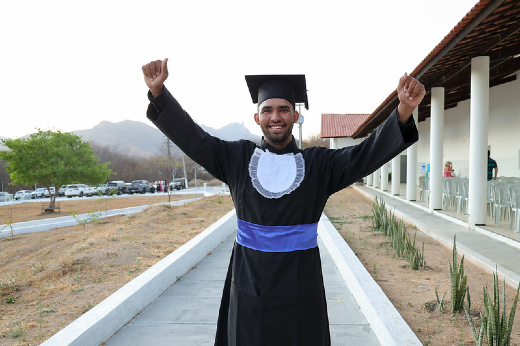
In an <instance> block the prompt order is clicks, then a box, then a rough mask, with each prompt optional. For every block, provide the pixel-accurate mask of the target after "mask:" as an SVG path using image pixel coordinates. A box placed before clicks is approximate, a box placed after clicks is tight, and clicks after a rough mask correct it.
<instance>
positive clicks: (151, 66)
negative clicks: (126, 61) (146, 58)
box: [143, 58, 168, 97]
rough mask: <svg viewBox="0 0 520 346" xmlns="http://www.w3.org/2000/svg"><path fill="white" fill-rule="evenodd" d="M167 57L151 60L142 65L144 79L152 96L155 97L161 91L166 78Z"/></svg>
mask: <svg viewBox="0 0 520 346" xmlns="http://www.w3.org/2000/svg"><path fill="white" fill-rule="evenodd" d="M167 64H168V58H166V59H164V60H162V61H161V60H155V61H151V62H149V63H148V64H146V65H143V75H144V81H145V83H146V85H147V86H148V88H149V89H150V92H151V93H152V96H153V97H157V96H159V95H160V94H161V92H162V91H163V86H164V81H165V80H166V79H167V78H168V65H167Z"/></svg>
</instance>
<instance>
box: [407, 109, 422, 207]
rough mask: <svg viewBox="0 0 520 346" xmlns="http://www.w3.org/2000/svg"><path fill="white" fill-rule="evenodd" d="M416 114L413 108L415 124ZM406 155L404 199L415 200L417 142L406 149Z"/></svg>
mask: <svg viewBox="0 0 520 346" xmlns="http://www.w3.org/2000/svg"><path fill="white" fill-rule="evenodd" d="M418 114H419V111H418V109H417V108H415V109H414V111H413V113H412V116H413V118H414V120H415V123H416V124H418V123H419V120H418V118H419V117H418ZM406 156H407V159H406V200H407V201H415V200H416V199H417V185H418V184H419V182H418V180H417V143H414V144H413V145H411V146H409V147H408V149H406Z"/></svg>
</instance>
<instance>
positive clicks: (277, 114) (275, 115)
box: [271, 110, 282, 121]
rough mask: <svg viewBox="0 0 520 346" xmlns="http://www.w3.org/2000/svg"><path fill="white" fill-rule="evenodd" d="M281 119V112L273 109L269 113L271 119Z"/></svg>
mask: <svg viewBox="0 0 520 346" xmlns="http://www.w3.org/2000/svg"><path fill="white" fill-rule="evenodd" d="M281 119H282V116H281V113H280V112H279V111H277V110H274V111H273V112H272V113H271V121H280V120H281Z"/></svg>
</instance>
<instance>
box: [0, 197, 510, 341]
mask: <svg viewBox="0 0 520 346" xmlns="http://www.w3.org/2000/svg"><path fill="white" fill-rule="evenodd" d="M172 197H173V196H172ZM175 197H176V198H177V196H175ZM191 197H193V196H182V198H191ZM155 198H156V197H133V198H115V199H110V200H108V201H103V202H98V201H96V200H95V199H88V198H83V199H77V198H74V199H71V200H70V201H69V200H67V201H64V202H62V205H61V209H62V213H61V215H64V214H66V213H67V212H69V214H71V213H72V212H71V211H70V210H76V211H77V212H78V213H81V212H87V211H89V210H92V209H93V208H94V209H95V210H105V209H116V208H121V207H125V206H133V205H139V204H150V203H152V201H153V203H161V204H159V205H156V206H153V207H151V208H149V209H147V210H146V211H144V212H142V213H140V214H133V215H129V216H118V217H114V218H110V219H107V220H102V222H100V223H93V224H88V225H86V228H85V230H83V227H82V226H75V227H69V228H64V229H59V230H53V231H47V232H41V233H36V234H27V235H21V236H20V235H16V234H15V235H14V237H8V238H4V239H0V263H1V267H0V299H1V301H0V344H2V345H38V344H40V343H41V342H43V341H44V340H46V339H47V338H49V337H50V336H51V335H53V334H55V333H56V332H57V331H59V330H60V329H62V328H63V327H65V326H66V325H68V324H69V323H71V322H72V321H73V320H74V319H76V318H77V317H79V316H80V315H82V314H83V313H85V312H87V311H88V310H89V309H91V308H92V307H94V306H95V305H96V304H98V303H99V302H101V301H102V300H103V299H105V298H106V297H108V296H109V295H110V294H112V293H113V292H115V291H116V290H117V289H119V288H120V287H122V286H123V285H124V284H126V283H127V282H129V281H130V280H132V279H133V278H135V277H136V276H137V275H139V274H141V273H142V272H144V271H145V270H146V269H147V268H149V267H150V266H152V265H153V264H155V263H156V262H157V261H159V260H160V259H162V258H164V257H165V256H166V255H168V254H169V253H171V252H172V251H173V250H175V249H176V248H178V247H179V246H181V245H182V244H184V243H185V242H186V241H188V240H189V239H191V238H193V237H194V236H195V235H197V234H198V233H200V232H201V231H202V230H204V229H205V228H206V227H208V226H209V225H210V224H212V223H213V222H215V221H217V220H218V219H219V218H220V217H222V216H223V215H224V214H226V213H227V212H228V211H229V210H231V209H232V208H233V206H232V202H231V198H230V197H228V196H226V197H222V196H213V197H209V198H205V199H202V200H199V201H197V202H193V203H190V204H188V205H185V206H181V207H174V206H169V205H167V204H166V202H167V201H168V199H167V198H168V197H167V196H164V195H163V196H161V197H158V198H159V200H154V199H155ZM69 202H70V204H69ZM40 207H41V204H40V203H23V204H20V205H18V206H16V207H15V206H12V208H10V209H9V208H6V207H0V209H1V211H0V224H3V223H5V222H6V221H5V220H9V219H12V220H13V222H20V221H23V220H29V219H38V218H42V217H52V216H53V215H44V216H41V215H40V211H41V208H40ZM325 211H326V214H327V215H328V216H329V218H330V219H331V221H333V223H334V224H335V226H336V227H337V228H338V230H339V231H340V233H341V234H342V235H343V237H344V238H345V239H346V240H347V242H348V243H349V245H350V246H351V247H352V249H353V250H354V252H355V253H356V254H357V256H358V257H359V258H360V260H361V261H362V263H363V264H364V265H365V267H366V268H367V270H368V271H369V272H370V273H371V274H372V276H373V277H374V278H375V279H376V281H377V282H378V284H379V285H380V286H381V288H382V289H383V291H384V292H385V294H386V295H387V296H388V297H389V298H390V300H391V302H392V303H393V304H394V305H395V307H396V308H397V310H398V311H399V312H400V313H401V315H402V316H403V317H404V319H405V320H406V322H407V323H408V324H409V325H410V326H411V328H412V330H413V331H414V332H415V334H416V335H417V336H418V337H419V339H420V340H421V341H422V343H423V344H424V345H474V344H475V342H474V339H473V335H472V332H471V329H470V327H469V324H468V322H467V319H466V316H465V314H464V313H455V314H451V313H450V312H449V303H450V302H449V300H450V298H449V295H450V294H449V270H448V260H449V259H451V256H452V252H451V249H448V248H446V247H444V246H443V245H440V244H438V243H437V242H435V241H433V240H432V239H430V238H429V237H427V236H425V235H424V234H422V233H420V232H418V233H417V244H418V245H419V246H421V245H422V243H423V242H424V247H425V257H426V264H427V268H426V269H422V270H419V271H414V270H412V269H411V268H410V266H409V264H408V262H407V261H406V260H404V259H401V258H396V256H395V254H394V252H393V249H392V248H391V247H390V245H389V241H388V239H387V238H386V237H385V236H384V235H382V234H381V233H379V232H375V231H373V230H372V227H371V226H372V224H371V215H372V202H371V201H370V200H368V199H367V198H365V197H364V196H362V195H361V194H359V193H357V192H356V191H355V190H354V189H352V188H347V189H345V190H343V191H341V192H339V193H337V194H335V195H333V196H332V197H331V198H330V200H329V202H328V204H327V207H326V210H325ZM56 216H60V214H57V215H56ZM465 265H466V273H467V275H468V282H469V287H470V293H471V302H472V315H473V318H474V320H475V321H476V322H477V321H478V322H480V319H479V316H478V312H477V311H478V310H481V309H482V289H483V286H485V285H487V286H488V287H490V288H491V287H492V283H493V277H492V275H491V274H489V273H487V272H486V271H484V270H482V269H480V268H478V267H476V266H475V265H473V264H472V263H470V262H469V261H466V262H465ZM501 285H502V284H501ZM435 287H437V288H438V292H439V294H440V295H441V296H442V294H443V293H444V292H447V293H446V297H445V302H444V306H445V311H444V312H443V313H440V312H438V311H437V310H436V305H437V303H436V298H435ZM514 293H515V290H514V289H513V288H511V287H509V286H507V289H506V297H507V307H508V309H510V308H511V301H512V299H513V296H514ZM508 312H509V310H508ZM519 319H520V314H517V315H516V317H515V324H514V327H513V333H512V342H511V345H520V321H519Z"/></svg>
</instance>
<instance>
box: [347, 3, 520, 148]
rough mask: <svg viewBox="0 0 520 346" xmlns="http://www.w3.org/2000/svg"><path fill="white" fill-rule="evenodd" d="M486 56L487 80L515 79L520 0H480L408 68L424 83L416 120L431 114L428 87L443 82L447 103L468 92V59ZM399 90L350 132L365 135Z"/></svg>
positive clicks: (518, 59) (448, 105)
mask: <svg viewBox="0 0 520 346" xmlns="http://www.w3.org/2000/svg"><path fill="white" fill-rule="evenodd" d="M478 56H489V57H490V66H489V79H490V81H489V86H490V87H494V86H497V85H500V84H504V83H508V82H511V81H514V80H516V75H515V72H516V71H518V70H520V1H518V0H500V1H493V0H482V1H479V2H478V3H477V4H476V5H475V6H474V7H473V8H472V9H471V11H470V12H469V13H468V14H467V15H466V16H465V17H464V18H463V19H462V20H461V21H460V22H459V23H458V24H457V25H456V26H455V28H453V30H452V31H451V32H450V33H449V34H448V35H447V36H446V37H445V38H444V39H443V40H442V41H441V42H440V43H439V44H438V45H437V47H435V49H434V50H433V51H432V52H431V53H430V54H429V55H428V56H427V57H426V58H425V59H424V60H423V61H422V62H421V64H419V66H417V67H416V68H415V70H414V71H413V72H412V73H410V75H411V76H414V77H415V78H418V79H419V81H420V82H421V83H423V84H424V85H425V87H426V92H427V94H426V96H425V97H424V100H423V101H422V103H421V105H420V106H419V121H424V120H425V119H426V118H428V117H429V116H430V105H431V88H433V87H444V90H445V100H444V101H445V109H449V108H454V107H456V106H457V103H458V102H461V101H464V100H468V99H469V98H470V87H471V77H470V75H471V59H473V58H475V57H478ZM398 104H399V100H398V98H397V92H395V91H394V92H392V94H390V95H389V96H388V98H387V99H386V100H385V101H384V102H383V103H382V104H381V105H380V106H379V107H378V108H377V109H376V110H375V111H374V113H372V115H371V116H370V117H369V118H368V119H367V120H366V121H365V122H364V123H363V124H362V125H361V126H360V127H359V128H358V130H357V131H356V133H354V135H353V137H354V138H360V137H365V136H366V135H368V134H369V133H370V132H372V131H373V130H374V129H375V128H376V127H377V126H378V125H379V124H381V123H382V122H383V121H384V120H385V119H386V118H387V117H388V116H389V115H390V113H391V112H392V111H393V110H394V109H395V107H397V105H398Z"/></svg>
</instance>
